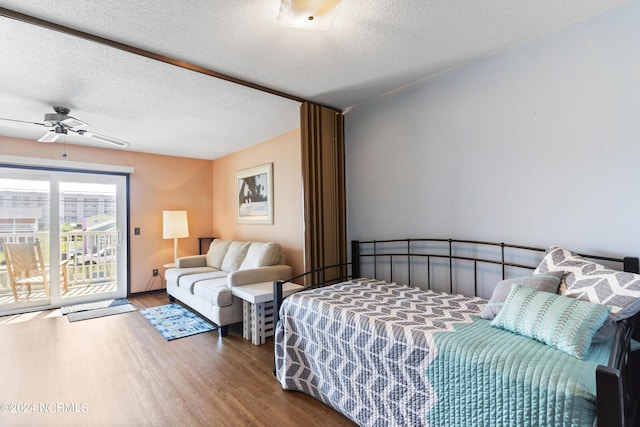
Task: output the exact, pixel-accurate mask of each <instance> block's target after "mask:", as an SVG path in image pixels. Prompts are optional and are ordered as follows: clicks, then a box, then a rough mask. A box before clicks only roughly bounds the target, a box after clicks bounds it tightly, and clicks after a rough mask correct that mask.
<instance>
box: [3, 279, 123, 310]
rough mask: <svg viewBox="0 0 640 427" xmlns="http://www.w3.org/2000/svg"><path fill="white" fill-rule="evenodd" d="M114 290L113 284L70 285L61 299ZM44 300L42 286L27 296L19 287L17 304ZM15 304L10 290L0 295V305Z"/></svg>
mask: <svg viewBox="0 0 640 427" xmlns="http://www.w3.org/2000/svg"><path fill="white" fill-rule="evenodd" d="M115 290H116V284H115V283H101V284H91V285H70V286H69V290H68V291H67V292H66V293H62V297H74V296H78V295H96V294H103V293H106V292H114V291H115ZM44 299H46V295H45V293H44V289H43V288H42V286H34V287H33V288H32V290H31V295H29V293H28V290H27V288H26V287H25V286H22V287H20V289H19V290H18V302H26V301H38V300H44ZM13 302H15V301H14V299H13V293H12V292H11V290H10V289H8V290H4V292H2V293H0V305H3V304H11V303H13Z"/></svg>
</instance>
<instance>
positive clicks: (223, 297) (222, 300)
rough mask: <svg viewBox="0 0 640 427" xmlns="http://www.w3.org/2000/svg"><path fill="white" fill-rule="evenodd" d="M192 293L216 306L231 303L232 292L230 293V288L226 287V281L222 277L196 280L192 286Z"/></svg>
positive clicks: (224, 305)
mask: <svg viewBox="0 0 640 427" xmlns="http://www.w3.org/2000/svg"><path fill="white" fill-rule="evenodd" d="M193 295H194V296H196V297H198V298H200V299H201V300H203V301H205V302H207V303H209V304H212V305H216V306H218V307H226V306H228V305H231V304H232V303H233V294H232V293H231V289H229V288H228V287H227V282H226V280H224V279H223V280H221V279H211V280H202V281H200V282H197V283H196V284H195V285H194V287H193Z"/></svg>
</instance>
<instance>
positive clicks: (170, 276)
mask: <svg viewBox="0 0 640 427" xmlns="http://www.w3.org/2000/svg"><path fill="white" fill-rule="evenodd" d="M216 271H218V270H216V269H215V268H211V267H190V268H169V269H167V271H165V273H164V278H165V280H166V281H167V283H169V282H170V283H176V284H177V285H178V286H179V285H180V284H179V282H178V281H179V279H180V278H181V277H183V276H188V275H191V274H199V273H213V272H216Z"/></svg>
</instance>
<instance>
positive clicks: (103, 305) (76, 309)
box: [60, 298, 129, 314]
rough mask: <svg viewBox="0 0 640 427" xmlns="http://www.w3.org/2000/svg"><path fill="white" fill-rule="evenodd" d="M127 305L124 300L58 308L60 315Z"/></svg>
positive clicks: (109, 300) (126, 301)
mask: <svg viewBox="0 0 640 427" xmlns="http://www.w3.org/2000/svg"><path fill="white" fill-rule="evenodd" d="M124 304H129V301H128V300H127V299H126V298H118V299H108V300H104V301H96V302H88V303H85V304H73V305H65V306H63V307H60V312H61V313H62V314H69V313H77V312H79V311H88V310H96V309H98V308H106V307H116V306H118V305H124Z"/></svg>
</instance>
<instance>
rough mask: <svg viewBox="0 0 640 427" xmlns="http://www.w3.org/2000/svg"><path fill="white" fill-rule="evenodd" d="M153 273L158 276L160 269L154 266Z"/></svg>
mask: <svg viewBox="0 0 640 427" xmlns="http://www.w3.org/2000/svg"><path fill="white" fill-rule="evenodd" d="M153 275H154V276H157V275H158V269H157V268H154V269H153Z"/></svg>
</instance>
